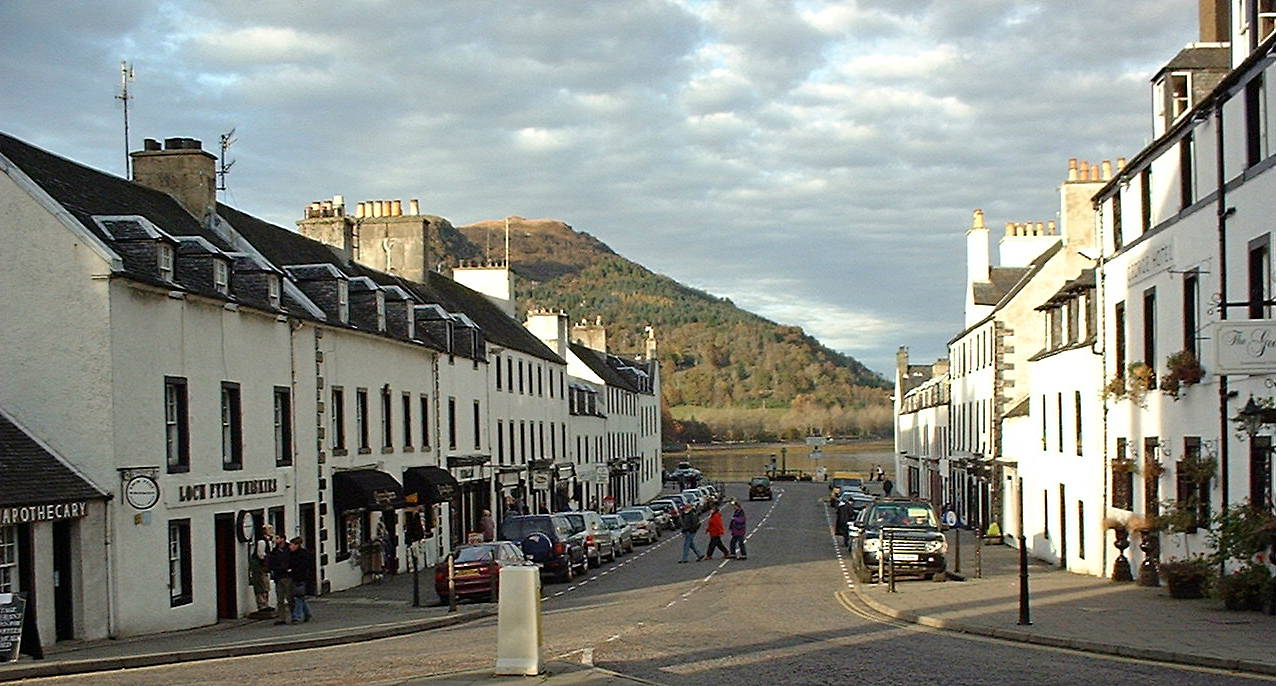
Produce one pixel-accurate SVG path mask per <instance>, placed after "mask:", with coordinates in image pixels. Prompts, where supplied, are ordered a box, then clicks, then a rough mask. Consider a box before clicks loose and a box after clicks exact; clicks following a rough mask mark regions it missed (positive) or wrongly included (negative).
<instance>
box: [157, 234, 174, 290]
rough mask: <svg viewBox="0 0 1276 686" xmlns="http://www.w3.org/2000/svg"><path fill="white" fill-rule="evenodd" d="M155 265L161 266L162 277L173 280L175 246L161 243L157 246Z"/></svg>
mask: <svg viewBox="0 0 1276 686" xmlns="http://www.w3.org/2000/svg"><path fill="white" fill-rule="evenodd" d="M155 265H156V266H157V267H158V268H159V274H160V278H161V279H164V280H165V281H172V280H173V246H171V245H169V244H167V243H160V244H159V245H158V246H156V248H155Z"/></svg>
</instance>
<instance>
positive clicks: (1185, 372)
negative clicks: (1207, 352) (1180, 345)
mask: <svg viewBox="0 0 1276 686" xmlns="http://www.w3.org/2000/svg"><path fill="white" fill-rule="evenodd" d="M1166 366H1167V367H1169V372H1167V373H1166V374H1165V375H1164V376H1162V377H1161V390H1163V391H1165V392H1166V393H1167V394H1169V395H1170V397H1172V398H1174V399H1175V400H1178V399H1179V394H1180V393H1181V391H1182V387H1183V386H1191V385H1192V384H1196V383H1200V381H1201V379H1202V378H1203V377H1204V376H1205V370H1204V369H1202V368H1201V363H1200V362H1199V361H1197V359H1196V355H1194V354H1193V353H1192V351H1190V350H1180V351H1179V352H1176V353H1174V354H1173V355H1170V357H1169V359H1167V360H1166Z"/></svg>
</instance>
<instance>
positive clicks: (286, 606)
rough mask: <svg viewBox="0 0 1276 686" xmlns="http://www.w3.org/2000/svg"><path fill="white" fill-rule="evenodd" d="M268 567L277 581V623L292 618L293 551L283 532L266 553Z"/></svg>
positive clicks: (283, 622)
mask: <svg viewBox="0 0 1276 686" xmlns="http://www.w3.org/2000/svg"><path fill="white" fill-rule="evenodd" d="M266 568H267V569H269V570H270V579H271V581H274V582H275V603H277V605H278V606H277V607H276V609H275V624H287V623H288V620H290V619H291V618H292V551H291V550H290V549H289V548H288V541H287V540H286V539H285V538H284V537H283V534H278V533H277V534H275V547H274V549H273V550H271V551H270V553H268V554H267V555H266Z"/></svg>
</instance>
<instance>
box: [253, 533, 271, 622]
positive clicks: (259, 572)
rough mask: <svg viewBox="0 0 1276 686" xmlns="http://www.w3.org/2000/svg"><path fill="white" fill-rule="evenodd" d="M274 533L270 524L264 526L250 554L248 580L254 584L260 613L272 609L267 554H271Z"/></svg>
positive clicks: (254, 593)
mask: <svg viewBox="0 0 1276 686" xmlns="http://www.w3.org/2000/svg"><path fill="white" fill-rule="evenodd" d="M273 533H274V532H273V531H271V529H270V526H263V527H262V529H261V535H259V536H258V537H257V540H256V541H253V548H252V551H251V552H250V553H249V555H248V582H249V583H250V584H252V587H253V596H254V597H255V599H256V600H257V612H259V613H265V612H266V611H268V610H270V570H269V569H268V568H267V567H266V556H267V555H269V554H270V544H271V542H272V541H271V538H272V536H273Z"/></svg>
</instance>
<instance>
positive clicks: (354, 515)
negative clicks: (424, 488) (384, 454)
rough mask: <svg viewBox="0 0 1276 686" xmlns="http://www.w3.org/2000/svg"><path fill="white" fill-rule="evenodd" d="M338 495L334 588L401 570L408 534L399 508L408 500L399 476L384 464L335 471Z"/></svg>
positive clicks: (331, 573)
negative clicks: (401, 552) (401, 550)
mask: <svg viewBox="0 0 1276 686" xmlns="http://www.w3.org/2000/svg"><path fill="white" fill-rule="evenodd" d="M332 499H333V503H332V504H333V510H334V514H335V517H336V521H337V526H336V527H335V530H336V533H337V546H336V548H337V555H336V564H335V565H333V566H332V567H330V568H329V570H328V580H329V581H330V582H331V584H332V588H333V590H340V589H342V588H350V587H353V586H358V585H360V584H364V583H368V582H370V581H375V580H378V579H380V578H382V577H383V576H384V575H387V574H395V573H397V572H398V571H399V564H400V560H399V545H400V540H401V537H402V534H403V532H402V531H401V530H400V527H399V524H398V516H397V512H398V511H399V510H401V509H403V506H404V493H403V486H402V485H401V484H400V483H399V481H398V480H397V479H395V478H394V477H393V476H391V475H390V474H387V473H386V472H383V471H381V470H379V469H351V470H346V471H334V472H333V473H332Z"/></svg>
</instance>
